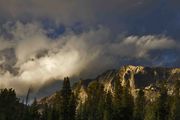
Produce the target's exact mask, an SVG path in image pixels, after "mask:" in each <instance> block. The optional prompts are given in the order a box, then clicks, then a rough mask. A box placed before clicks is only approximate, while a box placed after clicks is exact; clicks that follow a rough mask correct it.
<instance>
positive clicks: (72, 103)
mask: <svg viewBox="0 0 180 120" xmlns="http://www.w3.org/2000/svg"><path fill="white" fill-rule="evenodd" d="M60 94H61V101H60V108H59V110H60V120H75V113H76V109H75V108H76V99H75V97H74V94H73V92H72V90H71V86H70V81H69V78H68V77H67V78H64V81H63V87H62V90H61V92H60Z"/></svg>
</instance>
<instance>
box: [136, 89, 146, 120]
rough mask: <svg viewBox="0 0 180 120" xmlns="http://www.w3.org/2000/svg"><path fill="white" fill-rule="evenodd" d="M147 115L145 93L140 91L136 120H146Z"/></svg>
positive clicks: (137, 100) (137, 99)
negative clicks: (145, 115)
mask: <svg viewBox="0 0 180 120" xmlns="http://www.w3.org/2000/svg"><path fill="white" fill-rule="evenodd" d="M144 114H145V96H144V91H143V90H142V89H140V90H139V91H138V94H137V98H136V99H135V107H134V120H144Z"/></svg>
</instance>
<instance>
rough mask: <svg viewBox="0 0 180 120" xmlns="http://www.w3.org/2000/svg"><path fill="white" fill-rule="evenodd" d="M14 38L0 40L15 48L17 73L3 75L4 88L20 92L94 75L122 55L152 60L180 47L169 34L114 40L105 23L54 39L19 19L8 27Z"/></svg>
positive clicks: (117, 61) (5, 44)
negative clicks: (153, 53) (151, 54)
mask: <svg viewBox="0 0 180 120" xmlns="http://www.w3.org/2000/svg"><path fill="white" fill-rule="evenodd" d="M8 29H9V33H10V34H11V35H12V38H10V41H8V42H7V40H5V38H3V37H2V39H0V43H2V44H0V45H4V48H1V50H2V49H6V48H14V50H15V53H16V57H17V62H16V64H15V66H13V67H16V68H18V69H17V71H18V73H17V74H12V73H11V72H9V71H7V72H5V73H4V72H3V73H2V74H0V87H13V88H15V89H16V90H17V93H18V94H19V95H22V94H25V93H26V90H27V89H28V88H29V87H30V86H32V87H33V88H34V89H35V90H38V89H39V88H41V87H42V86H43V85H44V84H45V83H46V82H47V81H50V80H53V79H63V77H65V76H70V77H74V76H79V77H81V76H85V77H86V76H88V75H90V76H93V75H94V74H97V73H99V72H102V71H104V70H106V69H109V68H113V67H116V66H117V65H118V63H120V62H122V61H121V58H125V57H127V58H129V59H132V60H133V59H134V58H135V59H143V58H145V59H150V58H149V52H150V51H151V50H164V49H171V48H178V46H177V44H176V43H175V41H174V40H173V39H171V38H168V37H165V36H153V35H147V36H129V37H123V38H122V37H121V38H118V37H117V38H116V39H115V40H112V38H111V31H110V30H109V29H107V28H105V27H103V26H99V28H96V29H91V30H89V31H84V32H82V33H81V34H75V33H73V32H72V31H67V32H66V33H65V34H63V35H61V36H59V37H57V38H55V39H52V38H49V37H47V35H46V33H47V31H46V30H44V29H43V28H42V27H41V25H39V24H38V23H28V24H22V23H20V22H17V23H16V24H15V25H14V26H11V27H8Z"/></svg>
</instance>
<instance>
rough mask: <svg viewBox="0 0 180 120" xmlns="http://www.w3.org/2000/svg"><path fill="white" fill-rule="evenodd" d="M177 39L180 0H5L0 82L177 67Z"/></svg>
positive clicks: (36, 85)
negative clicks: (136, 67)
mask: <svg viewBox="0 0 180 120" xmlns="http://www.w3.org/2000/svg"><path fill="white" fill-rule="evenodd" d="M179 39H180V2H179V0H0V88H5V87H8V88H9V87H12V88H14V89H15V90H16V91H17V94H18V95H24V94H26V92H27V90H28V88H29V87H32V88H33V89H34V91H40V90H41V89H42V88H43V87H44V86H47V84H49V83H52V82H54V81H55V80H62V79H63V78H64V77H66V76H69V77H70V78H72V79H75V78H76V79H85V78H93V77H95V76H97V75H98V74H100V73H102V72H104V71H106V70H108V69H118V68H119V67H121V66H123V65H128V64H131V65H143V66H155V67H156V66H163V67H180V55H179V53H180V44H179V43H180V40H179Z"/></svg>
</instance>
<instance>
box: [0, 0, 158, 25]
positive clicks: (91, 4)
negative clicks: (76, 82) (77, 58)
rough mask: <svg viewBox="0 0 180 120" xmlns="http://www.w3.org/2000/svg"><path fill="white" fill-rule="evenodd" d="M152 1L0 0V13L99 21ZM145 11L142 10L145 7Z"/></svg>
mask: <svg viewBox="0 0 180 120" xmlns="http://www.w3.org/2000/svg"><path fill="white" fill-rule="evenodd" d="M154 3H157V2H154V1H153V0H146V1H144V0H133V1H130V0H111V1H109V0H98V1H96V0H86V1H84V0H76V1H73V0H68V1H67V0H51V1H50V0H16V1H15V0H1V1H0V11H1V12H0V15H1V16H4V17H7V18H10V19H18V20H19V19H27V18H29V19H39V18H49V19H53V20H54V21H56V22H58V23H64V24H72V23H74V22H79V21H81V22H85V23H89V22H98V19H101V18H99V17H100V16H103V15H105V14H106V15H108V16H112V14H113V15H119V14H124V13H126V15H127V14H128V13H135V11H140V10H141V9H142V8H145V9H149V8H152V7H153V5H154ZM144 11H145V10H144Z"/></svg>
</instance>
